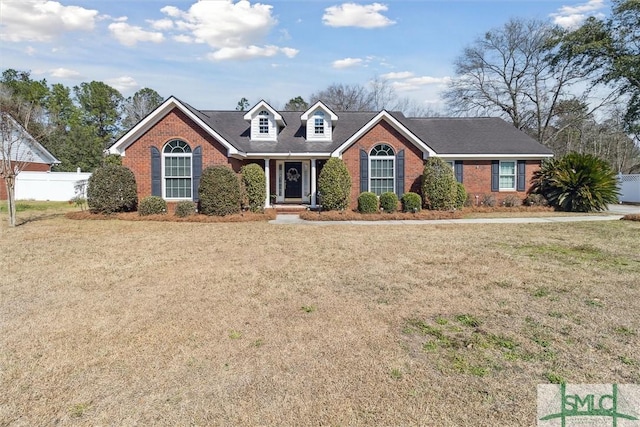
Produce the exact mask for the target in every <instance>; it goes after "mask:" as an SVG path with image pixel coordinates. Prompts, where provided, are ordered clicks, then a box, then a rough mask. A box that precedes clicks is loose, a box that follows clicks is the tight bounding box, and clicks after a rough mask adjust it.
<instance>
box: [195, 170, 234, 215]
mask: <svg viewBox="0 0 640 427" xmlns="http://www.w3.org/2000/svg"><path fill="white" fill-rule="evenodd" d="M199 195H200V212H201V213H203V214H205V215H218V216H224V215H231V214H234V213H238V212H240V201H241V198H242V195H241V191H240V181H239V180H238V177H237V176H236V174H235V172H233V170H231V169H230V168H228V167H226V166H222V165H217V166H209V167H208V168H206V169H205V170H204V171H202V176H201V177H200V188H199Z"/></svg>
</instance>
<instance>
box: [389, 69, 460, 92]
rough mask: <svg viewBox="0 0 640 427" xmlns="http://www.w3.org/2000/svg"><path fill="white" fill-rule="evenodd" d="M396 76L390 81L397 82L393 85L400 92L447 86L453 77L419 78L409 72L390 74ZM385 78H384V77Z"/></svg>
mask: <svg viewBox="0 0 640 427" xmlns="http://www.w3.org/2000/svg"><path fill="white" fill-rule="evenodd" d="M389 74H392V75H393V74H396V77H395V78H393V79H391V78H390V79H389V80H395V81H393V82H392V83H391V84H392V86H393V88H394V89H396V90H397V91H399V92H406V91H414V90H417V89H420V88H423V87H425V86H433V85H446V84H448V83H449V82H450V81H451V77H448V76H445V77H431V76H418V77H414V76H413V73H410V72H408V71H405V72H402V73H389ZM383 77H384V76H383Z"/></svg>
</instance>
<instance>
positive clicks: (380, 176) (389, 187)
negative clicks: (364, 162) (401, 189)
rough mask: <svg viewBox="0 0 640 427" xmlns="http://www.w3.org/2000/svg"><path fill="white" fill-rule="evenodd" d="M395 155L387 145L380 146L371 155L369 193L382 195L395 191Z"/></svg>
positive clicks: (374, 148)
mask: <svg viewBox="0 0 640 427" xmlns="http://www.w3.org/2000/svg"><path fill="white" fill-rule="evenodd" d="M395 161H396V157H395V153H394V151H393V148H392V147H391V146H390V145H387V144H378V145H376V146H375V147H373V148H372V149H371V152H370V154H369V191H371V192H372V193H376V195H378V196H379V195H381V194H382V193H385V192H387V191H391V192H393V191H394V188H395V186H394V185H395V183H394V178H395Z"/></svg>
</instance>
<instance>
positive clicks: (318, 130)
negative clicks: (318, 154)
mask: <svg viewBox="0 0 640 427" xmlns="http://www.w3.org/2000/svg"><path fill="white" fill-rule="evenodd" d="M313 133H314V134H315V135H321V136H324V113H323V112H322V111H316V112H315V114H314V115H313Z"/></svg>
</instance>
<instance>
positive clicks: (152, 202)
mask: <svg viewBox="0 0 640 427" xmlns="http://www.w3.org/2000/svg"><path fill="white" fill-rule="evenodd" d="M166 213H167V202H165V201H164V199H163V198H162V197H159V196H147V197H145V198H144V199H142V200H141V201H140V204H139V205H138V214H139V215H140V216H147V215H158V214H166Z"/></svg>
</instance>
